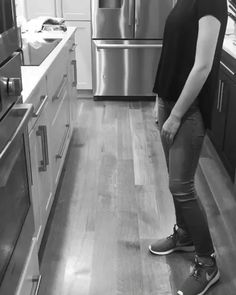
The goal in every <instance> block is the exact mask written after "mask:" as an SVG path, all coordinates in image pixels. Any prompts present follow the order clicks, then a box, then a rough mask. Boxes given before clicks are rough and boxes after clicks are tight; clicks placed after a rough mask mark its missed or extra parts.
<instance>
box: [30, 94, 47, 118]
mask: <svg viewBox="0 0 236 295" xmlns="http://www.w3.org/2000/svg"><path fill="white" fill-rule="evenodd" d="M47 100H48V96H47V95H42V96H41V97H40V102H41V103H40V104H39V107H38V108H37V110H36V112H34V113H33V117H35V118H36V117H38V116H39V115H40V114H41V112H42V109H43V107H44V105H45V104H46V102H47Z"/></svg>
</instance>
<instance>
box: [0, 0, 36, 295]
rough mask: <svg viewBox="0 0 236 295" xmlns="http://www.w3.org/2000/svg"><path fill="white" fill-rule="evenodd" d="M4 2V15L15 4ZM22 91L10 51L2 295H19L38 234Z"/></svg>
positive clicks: (3, 84)
mask: <svg viewBox="0 0 236 295" xmlns="http://www.w3.org/2000/svg"><path fill="white" fill-rule="evenodd" d="M0 3H1V4H0V5H1V7H0V9H1V11H0V13H1V14H2V10H5V11H10V6H11V4H12V3H13V2H12V1H10V0H6V1H4V0H0ZM7 8H8V9H9V10H8V9H7ZM6 9H7V10H6ZM0 22H1V30H2V27H3V26H4V28H6V29H7V28H10V27H11V25H10V24H11V18H10V19H9V20H6V18H5V19H4V20H3V19H2V15H1V16H0ZM9 31H11V28H10V29H9V30H8V32H9ZM4 34H5V35H4V36H7V30H5V31H4ZM2 36H3V34H1V41H2V40H3V38H2ZM16 40H17V39H16ZM16 40H15V41H16ZM4 46H5V47H4ZM4 46H3V47H4V48H8V45H7V44H6V45H4ZM3 47H2V43H1V44H0V48H1V50H2V48H3ZM12 48H13V47H12ZM0 56H1V53H0ZM1 58H2V56H1ZM21 90H22V84H21V58H20V53H18V52H13V53H11V52H8V56H7V58H6V59H5V60H4V61H2V62H1V63H0V295H13V294H15V292H16V290H17V285H18V283H19V280H20V277H21V274H22V271H23V269H24V265H25V262H26V258H27V256H28V253H29V251H30V246H31V243H32V238H33V235H34V231H35V227H34V218H33V210H32V204H31V185H32V178H31V167H30V157H29V142H28V122H29V120H30V118H31V116H32V112H33V107H32V105H31V104H22V98H21Z"/></svg>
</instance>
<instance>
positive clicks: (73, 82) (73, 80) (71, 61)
mask: <svg viewBox="0 0 236 295" xmlns="http://www.w3.org/2000/svg"><path fill="white" fill-rule="evenodd" d="M76 46H77V45H76V43H75V37H74V35H73V37H71V38H70V39H69V41H68V43H67V50H68V69H67V72H68V91H69V95H70V123H71V127H72V129H73V128H74V126H75V123H76V109H77V62H76V53H75V51H76Z"/></svg>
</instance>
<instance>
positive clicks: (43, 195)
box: [16, 34, 77, 295]
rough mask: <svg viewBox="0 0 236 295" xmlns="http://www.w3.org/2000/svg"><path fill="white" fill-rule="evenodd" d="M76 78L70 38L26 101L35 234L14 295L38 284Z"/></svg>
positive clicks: (27, 294) (31, 294)
mask: <svg viewBox="0 0 236 295" xmlns="http://www.w3.org/2000/svg"><path fill="white" fill-rule="evenodd" d="M76 74H77V72H76V61H75V39H74V34H73V35H72V36H71V38H70V39H69V40H68V42H67V43H66V44H65V46H64V47H63V48H62V50H61V51H60V53H59V54H58V56H57V57H56V58H55V60H54V62H53V63H52V64H51V66H50V67H49V68H48V70H47V72H45V75H44V76H43V77H42V78H41V81H40V82H39V83H38V85H37V86H36V87H35V89H34V90H33V92H32V93H31V95H30V97H29V98H28V100H27V103H32V104H33V106H34V114H33V117H32V118H31V120H30V122H29V125H28V129H29V144H30V159H31V169H32V203H33V204H32V205H33V211H34V219H35V234H34V237H33V241H32V246H31V249H30V253H29V256H28V259H27V261H26V264H25V268H24V271H23V273H22V277H21V280H20V283H19V285H18V291H17V294H16V295H35V294H37V290H38V286H39V284H40V275H39V267H38V250H39V248H40V244H41V241H42V238H43V234H44V230H45V227H46V224H47V220H48V217H49V213H50V210H51V207H52V203H53V200H54V196H55V192H56V188H57V184H58V181H59V178H60V174H61V171H62V167H63V164H64V160H65V157H66V152H67V149H68V146H69V142H70V139H71V135H72V130H73V120H72V113H73V112H72V108H73V106H72V104H73V101H74V100H75V99H76Z"/></svg>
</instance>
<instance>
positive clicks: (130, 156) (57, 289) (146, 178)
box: [39, 100, 236, 295]
mask: <svg viewBox="0 0 236 295" xmlns="http://www.w3.org/2000/svg"><path fill="white" fill-rule="evenodd" d="M152 108H153V102H94V101H92V100H79V102H78V116H77V117H78V118H77V119H78V120H77V125H76V128H75V131H74V134H73V138H72V141H71V145H70V148H69V151H68V156H67V160H66V163H65V166H64V169H63V173H62V176H61V180H60V185H59V188H58V191H57V194H56V198H55V202H54V205H53V209H52V212H51V214H50V218H49V222H48V226H47V229H46V233H45V236H44V241H43V244H42V247H41V250H40V268H41V273H42V282H41V287H40V290H39V295H132V294H133V295H134V294H135V295H154V294H155V295H170V294H176V289H177V288H178V286H179V284H181V282H182V281H183V279H184V278H185V277H186V275H187V274H188V271H189V265H190V263H191V261H192V258H193V255H192V254H177V253H176V254H171V255H169V256H167V257H156V256H153V255H151V254H149V252H148V245H149V243H150V242H152V241H154V240H155V239H158V238H160V237H164V236H166V235H168V234H170V233H171V232H172V227H173V224H174V222H175V219H174V209H173V203H172V199H171V195H170V193H169V191H168V187H167V186H168V180H167V171H166V166H165V162H164V156H163V151H162V148H161V143H160V138H159V133H158V131H157V127H156V125H155V123H154V119H153V116H152ZM196 183H197V190H198V191H199V194H200V197H201V199H202V201H203V203H204V205H205V207H206V209H207V215H208V218H209V225H210V229H211V232H212V237H213V240H214V244H215V247H216V251H217V254H218V257H219V266H220V269H221V282H220V283H217V285H216V286H215V287H213V288H212V289H211V290H210V291H209V292H208V294H209V295H224V294H225V295H235V294H236V277H235V267H236V251H235V244H236V227H235V224H236V222H235V221H236V198H235V195H234V188H233V185H232V183H231V182H230V180H229V178H228V176H227V174H226V172H225V170H224V168H223V167H222V165H221V164H220V163H219V161H218V158H217V156H216V154H215V152H214V149H212V147H211V145H210V144H209V142H207V139H206V145H205V147H204V149H203V151H202V156H201V159H200V165H199V168H198V171H197V175H196Z"/></svg>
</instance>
